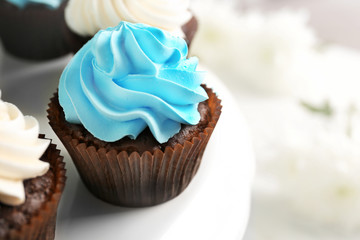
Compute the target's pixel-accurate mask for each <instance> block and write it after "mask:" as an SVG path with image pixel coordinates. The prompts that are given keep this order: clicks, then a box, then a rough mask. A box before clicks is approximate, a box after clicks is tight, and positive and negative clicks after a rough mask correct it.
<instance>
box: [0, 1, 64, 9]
mask: <svg viewBox="0 0 360 240" xmlns="http://www.w3.org/2000/svg"><path fill="white" fill-rule="evenodd" d="M6 1H8V2H10V3H12V4H14V5H16V6H17V7H19V8H24V7H25V6H26V5H28V4H30V3H33V4H44V5H46V6H48V7H49V8H52V9H56V8H58V7H59V6H60V4H61V2H62V1H63V0H6Z"/></svg>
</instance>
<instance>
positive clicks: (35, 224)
mask: <svg viewBox="0 0 360 240" xmlns="http://www.w3.org/2000/svg"><path fill="white" fill-rule="evenodd" d="M39 137H40V138H45V135H39ZM41 159H43V160H44V161H47V162H49V163H50V166H51V168H52V171H53V172H54V178H55V184H54V192H53V193H52V195H51V196H50V199H49V200H48V201H47V202H45V203H44V204H43V206H42V207H41V208H40V210H39V211H38V213H37V214H36V215H34V216H32V217H31V218H30V220H29V221H28V223H27V224H26V225H23V226H22V227H21V229H19V230H15V229H13V230H10V232H9V237H10V239H11V240H50V239H51V240H53V239H54V238H55V226H56V215H57V208H58V204H59V201H60V198H61V194H62V192H63V190H64V186H65V180H66V177H65V173H66V169H65V163H64V162H63V157H62V156H60V150H58V149H56V145H55V144H52V143H51V144H50V145H49V147H48V149H47V150H46V152H45V153H44V155H43V157H42V158H41Z"/></svg>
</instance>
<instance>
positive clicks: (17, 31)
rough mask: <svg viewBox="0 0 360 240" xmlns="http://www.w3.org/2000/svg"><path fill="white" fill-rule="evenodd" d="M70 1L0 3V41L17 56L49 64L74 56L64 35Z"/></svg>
mask: <svg viewBox="0 0 360 240" xmlns="http://www.w3.org/2000/svg"><path fill="white" fill-rule="evenodd" d="M66 3H67V0H52V1H50V0H22V1H15V0H0V39H1V41H2V43H3V45H4V49H5V50H6V51H7V52H8V53H10V54H11V55H13V56H16V57H18V58H22V59H28V60H47V59H52V58H56V57H60V56H62V55H65V54H67V53H69V52H70V48H69V47H68V43H67V42H66V38H65V37H64V35H68V34H69V33H67V31H69V30H68V29H67V27H66V24H65V18H64V8H65V5H66Z"/></svg>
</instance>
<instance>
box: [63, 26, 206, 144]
mask: <svg viewBox="0 0 360 240" xmlns="http://www.w3.org/2000/svg"><path fill="white" fill-rule="evenodd" d="M187 53H188V49H187V45H186V42H185V41H184V40H183V39H181V38H178V37H174V36H172V35H170V34H169V33H167V32H165V31H162V30H160V29H158V28H154V27H150V26H147V25H144V24H132V23H127V22H121V23H120V24H119V25H118V26H117V27H115V28H108V29H106V30H102V31H100V32H98V33H97V34H96V35H95V37H94V38H93V39H92V40H90V41H89V42H88V43H87V44H85V45H84V47H83V48H82V49H80V51H79V52H78V53H77V54H76V55H75V56H74V57H73V59H72V60H71V61H70V63H69V64H68V66H67V67H66V68H65V70H64V72H63V74H62V76H61V78H60V84H59V101H60V104H61V106H62V107H63V109H64V112H65V117H66V120H67V121H69V122H71V123H77V124H80V123H82V124H83V126H84V127H85V128H86V129H87V130H88V131H89V132H91V133H92V134H93V135H94V136H95V137H97V138H99V139H101V140H104V141H107V142H113V141H117V140H119V139H121V138H123V137H125V136H129V137H130V138H132V139H135V138H136V137H137V136H138V135H139V134H140V133H141V132H142V131H143V130H144V129H145V128H146V126H148V127H149V128H150V130H151V132H152V134H153V135H154V137H155V138H156V139H157V141H158V142H160V143H163V142H166V141H167V140H168V139H169V138H170V137H172V136H173V135H175V134H176V133H178V132H179V130H180V128H181V124H192V125H194V124H197V123H198V122H199V120H200V114H199V112H198V111H197V106H198V104H199V102H202V101H204V100H206V99H207V98H208V96H207V94H206V92H205V90H204V89H203V88H202V87H201V86H200V84H201V82H202V79H203V76H204V74H203V72H198V71H196V67H197V59H196V58H189V59H186V56H187Z"/></svg>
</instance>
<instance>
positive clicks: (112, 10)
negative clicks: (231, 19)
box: [65, 0, 192, 36]
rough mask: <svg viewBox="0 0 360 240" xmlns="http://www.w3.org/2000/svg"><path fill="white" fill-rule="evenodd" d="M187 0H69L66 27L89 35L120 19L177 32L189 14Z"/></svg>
mask: <svg viewBox="0 0 360 240" xmlns="http://www.w3.org/2000/svg"><path fill="white" fill-rule="evenodd" d="M189 5H190V0H70V1H69V3H68V5H67V7H66V9H65V19H66V23H67V25H68V26H69V28H70V29H71V30H72V31H74V32H75V33H77V34H79V35H81V36H92V35H94V34H95V33H96V32H97V31H99V30H100V29H106V28H108V27H115V26H117V25H118V24H119V23H120V21H128V22H133V23H145V24H148V25H151V26H154V27H158V28H161V29H163V30H167V31H171V32H174V33H177V34H179V32H181V26H182V25H184V24H185V23H186V22H188V21H189V20H190V18H191V16H192V14H191V13H190V11H189Z"/></svg>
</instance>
